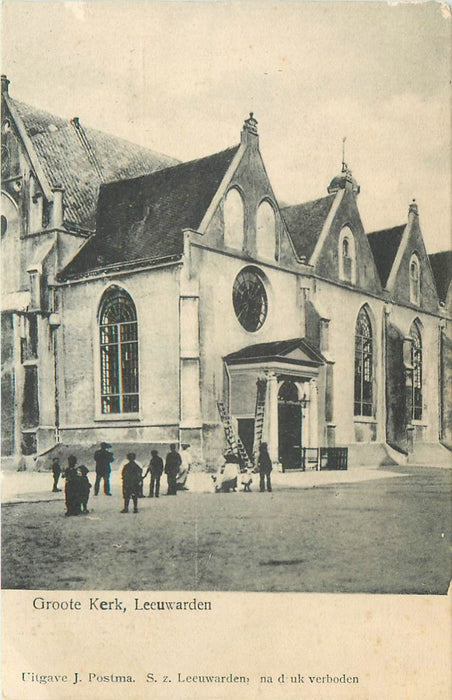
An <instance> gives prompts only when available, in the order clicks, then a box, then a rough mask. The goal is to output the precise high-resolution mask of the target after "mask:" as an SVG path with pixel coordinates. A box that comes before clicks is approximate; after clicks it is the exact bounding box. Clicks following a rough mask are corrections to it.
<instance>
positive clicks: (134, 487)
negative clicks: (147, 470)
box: [121, 452, 143, 513]
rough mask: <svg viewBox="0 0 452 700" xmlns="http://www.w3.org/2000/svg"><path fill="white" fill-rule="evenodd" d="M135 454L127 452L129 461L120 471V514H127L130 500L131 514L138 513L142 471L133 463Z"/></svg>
mask: <svg viewBox="0 0 452 700" xmlns="http://www.w3.org/2000/svg"><path fill="white" fill-rule="evenodd" d="M135 457H136V455H135V452H129V454H128V455H127V459H128V460H129V461H128V462H127V463H126V464H125V465H124V467H123V470H122V495H123V497H124V508H123V509H122V511H121V513H128V512H129V502H130V499H132V501H133V512H134V513H138V496H139V495H140V493H141V486H142V483H143V470H142V469H141V467H140V466H138V464H137V463H136V462H135Z"/></svg>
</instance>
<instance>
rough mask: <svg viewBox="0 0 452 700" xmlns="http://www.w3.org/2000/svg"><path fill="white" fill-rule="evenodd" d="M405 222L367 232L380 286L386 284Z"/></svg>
mask: <svg viewBox="0 0 452 700" xmlns="http://www.w3.org/2000/svg"><path fill="white" fill-rule="evenodd" d="M405 228H406V224H402V225H400V226H394V227H393V228H388V229H383V230H381V231H374V232H373V233H368V234H367V240H368V241H369V244H370V248H371V251H372V255H373V257H374V260H375V265H376V266H377V270H378V274H379V276H380V280H381V284H382V287H385V286H386V282H387V281H388V277H389V275H390V273H391V270H392V266H393V264H394V260H395V256H396V255H397V251H398V249H399V246H400V242H401V240H402V236H403V232H404V231H405Z"/></svg>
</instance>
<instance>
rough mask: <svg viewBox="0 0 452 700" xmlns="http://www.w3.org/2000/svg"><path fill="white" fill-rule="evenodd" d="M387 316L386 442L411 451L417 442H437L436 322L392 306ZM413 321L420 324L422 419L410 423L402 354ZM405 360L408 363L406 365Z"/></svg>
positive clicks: (438, 366)
mask: <svg viewBox="0 0 452 700" xmlns="http://www.w3.org/2000/svg"><path fill="white" fill-rule="evenodd" d="M390 309H391V311H390V313H389V315H388V359H387V362H388V368H387V403H388V416H387V425H388V441H389V442H394V443H395V444H396V445H398V446H399V447H402V449H406V450H407V451H411V450H412V447H413V444H414V443H416V442H420V441H425V442H437V441H438V439H439V436H440V425H439V407H440V395H439V379H440V375H439V371H440V353H439V349H440V335H439V325H440V322H439V319H438V318H437V317H435V316H430V315H427V314H425V313H422V312H420V313H417V312H416V311H415V310H412V309H409V308H405V307H402V306H396V305H394V306H392V305H391V307H390ZM415 320H418V321H419V322H420V332H421V339H422V360H423V361H422V419H421V420H412V417H411V415H409V409H408V410H407V402H409V396H408V394H409V392H410V390H409V387H408V386H407V382H406V369H407V364H408V361H409V358H407V357H406V350H405V352H404V340H405V339H406V338H408V337H409V334H410V329H411V327H412V324H413V323H414V321H415ZM407 359H408V361H407Z"/></svg>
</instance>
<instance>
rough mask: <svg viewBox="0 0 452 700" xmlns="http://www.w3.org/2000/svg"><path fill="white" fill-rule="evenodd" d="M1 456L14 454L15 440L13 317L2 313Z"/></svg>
mask: <svg viewBox="0 0 452 700" xmlns="http://www.w3.org/2000/svg"><path fill="white" fill-rule="evenodd" d="M1 354H2V393H1V406H2V413H1V416H2V454H3V455H11V454H13V452H14V448H15V444H14V442H15V440H14V431H15V422H14V414H15V381H14V380H15V359H14V316H13V314H10V313H2V348H1Z"/></svg>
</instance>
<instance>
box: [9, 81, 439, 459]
mask: <svg viewBox="0 0 452 700" xmlns="http://www.w3.org/2000/svg"><path fill="white" fill-rule="evenodd" d="M358 202H359V186H358V184H357V183H356V181H355V180H354V178H353V177H352V174H351V172H350V170H349V169H348V167H347V166H346V164H345V163H343V166H342V172H341V173H340V174H339V175H338V176H336V177H335V178H333V180H331V182H330V184H329V186H328V188H327V192H326V194H325V196H322V197H321V198H319V199H317V200H315V201H312V202H307V203H303V204H299V205H295V206H289V207H283V208H282V207H281V206H280V205H279V203H278V201H277V199H276V197H275V194H274V192H273V189H272V186H271V183H270V181H269V179H268V176H267V173H266V169H265V165H264V163H263V160H262V157H261V154H260V150H259V136H258V130H257V121H256V119H255V118H254V116H253V115H250V117H249V118H248V119H246V120H245V122H244V124H243V128H242V131H241V134H240V142H239V143H238V144H237V145H235V146H233V147H231V148H229V149H227V150H225V151H222V152H221V153H216V154H213V155H210V156H207V157H205V158H201V159H198V160H196V161H191V162H188V163H179V162H177V161H175V160H174V159H172V158H170V157H168V156H164V155H162V154H158V153H155V152H153V151H149V150H146V149H144V148H141V147H138V146H134V145H133V144H130V143H128V142H126V141H121V140H120V139H116V138H113V137H110V136H107V135H106V134H102V133H101V132H97V131H95V130H92V129H88V128H86V127H84V126H83V125H81V124H80V121H79V120H78V119H77V118H74V119H72V120H70V121H68V120H63V119H60V118H58V117H54V116H52V115H50V114H47V113H45V112H42V111H40V110H36V109H33V108H32V107H29V106H28V105H24V104H23V103H21V102H19V101H17V100H15V99H13V98H12V97H11V96H10V94H9V89H8V80H7V78H6V77H5V76H3V77H2V272H3V288H2V451H3V455H4V456H8V455H10V456H11V458H12V459H16V460H17V459H19V458H20V456H21V455H24V456H32V457H35V456H38V455H40V454H43V453H47V452H48V451H49V450H52V449H59V446H62V445H69V446H72V447H73V449H75V448H76V446H87V445H93V444H95V443H97V442H99V441H101V440H107V441H108V442H110V443H112V444H121V445H122V444H126V443H127V444H130V443H133V444H134V445H135V446H136V445H139V446H141V449H142V450H143V451H145V452H146V453H147V452H150V449H151V447H158V448H160V449H161V450H162V451H165V450H166V449H167V447H168V445H169V444H170V443H171V442H176V443H178V444H181V443H185V442H186V443H189V444H190V445H191V449H192V452H193V454H195V455H196V456H197V459H198V461H199V462H200V463H202V464H205V465H210V464H214V463H216V461H217V460H218V457H219V455H221V453H222V452H223V451H224V449H225V448H226V447H227V446H228V445H227V442H226V438H225V427H226V434H227V433H228V430H229V434H230V435H233V436H234V437H233V438H231V439H234V440H236V443H235V444H238V447H237V449H243V450H244V451H245V453H246V455H247V456H248V458H249V461H250V463H251V462H252V460H253V453H254V452H255V450H256V446H257V443H258V442H261V441H265V442H267V443H268V446H269V452H270V456H271V458H272V460H273V462H274V463H275V464H277V463H278V464H281V465H282V468H283V469H285V470H289V469H298V468H300V467H302V466H306V463H307V461H309V459H310V455H313V454H314V453H315V451H316V450H317V449H318V448H327V447H328V448H333V447H344V448H347V449H348V459H349V464H350V465H354V464H373V465H376V464H385V463H394V462H404V461H406V460H407V459H408V460H412V461H416V462H421V463H422V462H424V463H439V462H441V461H443V462H444V461H445V460H447V459H448V456H449V453H448V452H447V450H446V448H445V447H444V445H446V444H450V433H451V425H450V418H449V406H450V379H449V377H450V326H451V313H450V312H451V307H450V292H449V289H450V287H449V282H450V264H447V261H446V257H447V255H448V254H447V253H445V254H437V256H436V260H434V258H435V256H431V259H430V258H429V256H428V254H427V252H426V250H425V246H424V243H423V239H422V232H421V227H420V223H419V212H418V210H417V206H416V203H415V202H413V203H411V204H410V206H409V211H408V216H407V221H406V222H405V223H404V224H402V225H401V226H398V227H395V228H393V229H388V230H384V231H378V232H373V233H366V232H365V231H364V228H363V225H362V222H361V218H360V215H359V209H358ZM438 256H439V257H438ZM441 256H443V257H441ZM445 256H446V257H445ZM448 382H449V384H448Z"/></svg>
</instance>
